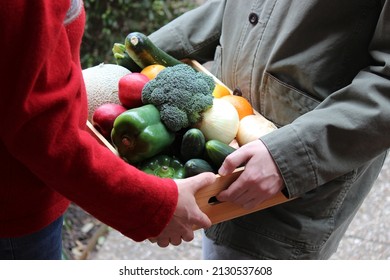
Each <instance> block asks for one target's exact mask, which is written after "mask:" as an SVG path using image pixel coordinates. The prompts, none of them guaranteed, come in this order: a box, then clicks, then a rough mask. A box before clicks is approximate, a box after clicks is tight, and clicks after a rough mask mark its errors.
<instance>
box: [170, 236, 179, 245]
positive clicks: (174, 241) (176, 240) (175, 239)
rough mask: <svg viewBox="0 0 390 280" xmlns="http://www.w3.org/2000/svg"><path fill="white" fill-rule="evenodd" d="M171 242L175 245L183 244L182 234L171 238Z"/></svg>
mask: <svg viewBox="0 0 390 280" xmlns="http://www.w3.org/2000/svg"><path fill="white" fill-rule="evenodd" d="M170 243H171V244H172V245H173V246H179V245H180V244H181V236H174V237H171V238H170Z"/></svg>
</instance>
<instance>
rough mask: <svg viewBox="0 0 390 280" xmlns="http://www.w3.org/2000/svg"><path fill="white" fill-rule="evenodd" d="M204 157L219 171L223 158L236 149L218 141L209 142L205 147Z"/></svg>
mask: <svg viewBox="0 0 390 280" xmlns="http://www.w3.org/2000/svg"><path fill="white" fill-rule="evenodd" d="M205 150H206V155H207V157H208V158H209V159H210V162H212V163H213V165H214V167H215V168H216V169H219V168H220V167H221V165H222V163H223V161H224V160H225V158H226V157H227V156H228V155H229V154H231V153H233V152H234V151H235V150H236V149H235V148H233V147H232V146H229V145H228V144H225V143H223V142H221V141H219V140H215V139H213V140H209V141H207V142H206V145H205Z"/></svg>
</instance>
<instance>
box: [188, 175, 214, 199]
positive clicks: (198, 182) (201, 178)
mask: <svg viewBox="0 0 390 280" xmlns="http://www.w3.org/2000/svg"><path fill="white" fill-rule="evenodd" d="M189 179H191V180H192V181H193V182H194V184H193V186H192V187H191V189H192V191H193V194H195V193H196V192H197V191H198V190H200V189H201V188H204V187H207V186H209V185H211V184H213V183H214V182H215V180H216V179H217V177H216V175H215V174H214V173H212V172H203V173H200V174H198V175H196V176H193V177H190V178H189Z"/></svg>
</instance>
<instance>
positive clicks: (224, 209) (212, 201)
mask: <svg viewBox="0 0 390 280" xmlns="http://www.w3.org/2000/svg"><path fill="white" fill-rule="evenodd" d="M185 62H186V63H188V64H190V65H191V66H192V67H194V68H195V69H197V70H199V71H203V72H205V73H207V74H209V75H211V76H212V77H213V78H214V80H215V82H217V83H220V84H222V85H223V83H222V82H221V81H220V80H218V79H217V78H216V77H215V76H213V75H212V74H211V73H210V72H209V71H208V70H207V69H205V68H204V67H203V66H202V65H201V64H199V63H198V62H197V61H185ZM87 130H88V132H89V133H90V134H91V135H92V136H94V137H95V138H96V139H97V140H98V141H99V143H101V144H102V145H104V146H106V147H107V148H108V149H110V151H112V152H113V153H114V154H116V155H118V153H117V151H116V150H115V148H114V147H113V146H112V145H111V144H110V142H109V141H107V140H106V139H105V138H104V137H103V136H102V135H101V134H100V133H99V132H98V131H97V130H96V129H95V128H94V127H93V125H92V124H91V123H90V122H89V121H88V122H87ZM243 170H244V167H241V168H238V169H236V170H235V172H234V173H232V174H230V175H227V176H223V177H222V176H219V175H216V176H217V179H216V181H215V183H214V184H212V185H210V186H207V187H204V188H202V189H201V190H199V191H198V192H197V193H196V194H195V198H196V201H197V203H198V205H199V208H200V209H201V210H202V211H203V212H204V213H205V214H206V215H207V216H208V217H209V218H210V220H211V222H212V223H213V224H217V223H220V222H223V221H227V220H231V219H234V218H237V217H240V216H243V215H247V214H250V213H253V212H256V211H260V210H262V209H265V208H268V207H271V206H274V205H277V204H281V203H284V202H287V201H289V199H288V198H286V196H284V195H283V194H282V193H281V192H279V193H278V194H277V195H275V196H274V197H272V198H270V199H268V200H266V201H264V202H262V203H260V204H258V205H257V206H256V207H254V208H253V209H250V210H247V209H244V208H242V207H240V206H238V205H236V204H233V203H230V202H218V201H216V198H215V196H216V195H217V194H218V193H220V192H221V191H222V190H224V189H226V188H228V187H229V185H230V184H231V183H232V182H234V180H236V179H237V178H238V176H240V174H241V173H242V172H243ZM195 229H197V228H195Z"/></svg>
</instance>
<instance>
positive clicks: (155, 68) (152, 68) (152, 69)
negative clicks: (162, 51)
mask: <svg viewBox="0 0 390 280" xmlns="http://www.w3.org/2000/svg"><path fill="white" fill-rule="evenodd" d="M163 69H165V66H163V65H160V64H152V65H148V66H146V67H145V68H144V69H142V70H141V74H144V75H145V76H146V77H148V78H149V80H152V79H154V78H156V76H157V74H158V73H160V71H161V70H163Z"/></svg>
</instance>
